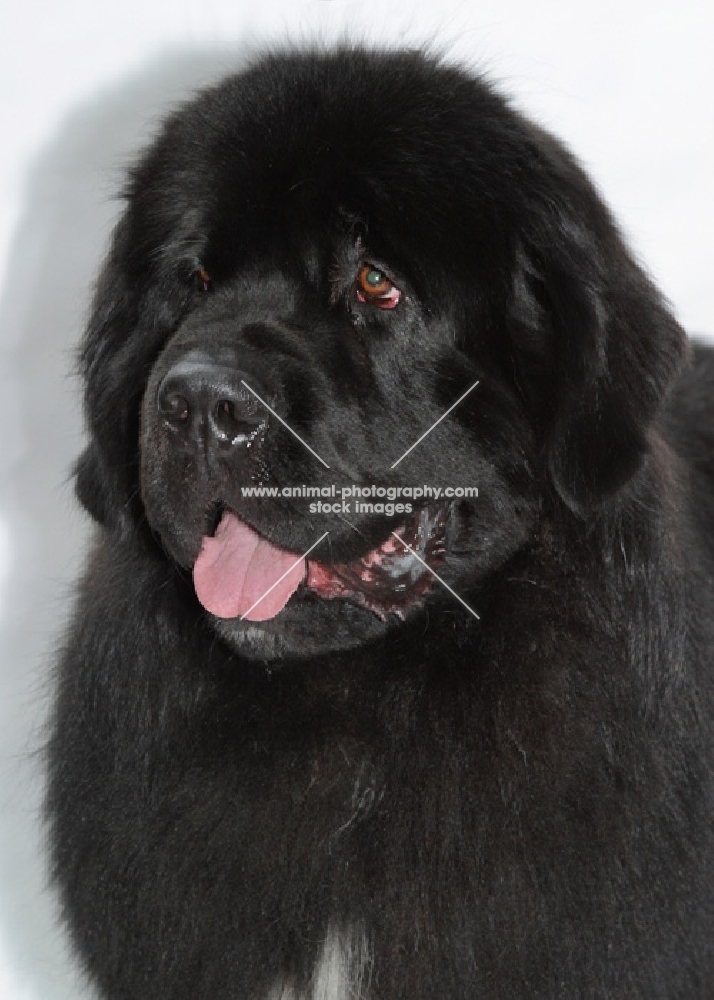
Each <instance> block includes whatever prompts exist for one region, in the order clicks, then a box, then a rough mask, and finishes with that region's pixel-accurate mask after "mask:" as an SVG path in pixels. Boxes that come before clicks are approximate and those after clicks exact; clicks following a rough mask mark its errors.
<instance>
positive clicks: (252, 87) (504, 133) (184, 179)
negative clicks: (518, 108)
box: [135, 50, 527, 227]
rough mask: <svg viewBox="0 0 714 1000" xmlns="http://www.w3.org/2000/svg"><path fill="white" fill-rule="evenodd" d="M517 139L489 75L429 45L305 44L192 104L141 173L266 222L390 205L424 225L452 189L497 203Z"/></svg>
mask: <svg viewBox="0 0 714 1000" xmlns="http://www.w3.org/2000/svg"><path fill="white" fill-rule="evenodd" d="M516 135H518V136H520V137H521V139H522V141H523V142H526V141H527V132H526V130H525V129H524V128H523V127H522V123H521V122H520V119H519V117H518V115H516V114H515V113H514V112H513V111H512V110H511V109H510V107H509V106H508V104H507V103H506V102H505V101H504V100H503V99H502V98H501V97H500V96H498V95H496V94H494V93H493V92H492V91H491V89H490V88H489V86H488V85H487V84H486V83H484V82H483V81H482V80H480V79H479V78H478V77H475V76H473V75H468V74H465V73H464V72H463V71H461V70H457V69H455V68H453V67H448V66H445V65H442V64H440V63H438V62H437V61H436V60H434V59H430V58H427V57H425V56H424V55H422V54H420V53H416V52H413V53H404V52H399V53H388V52H381V53H374V52H371V53H370V52H363V51H346V50H345V51H341V52H337V53H330V54H325V55H322V56H316V55H315V53H304V54H299V53H298V54H293V55H291V56H290V57H289V58H278V59H271V58H267V59H266V58H264V59H262V60H260V61H259V62H258V63H257V64H256V65H254V66H253V67H251V68H249V69H248V70H246V71H244V72H242V73H239V74H237V75H235V76H233V77H230V78H228V79H227V80H226V81H224V82H223V83H222V84H220V85H218V86H216V87H214V88H212V89H209V90H207V91H205V92H204V93H202V94H201V95H199V96H198V97H197V98H196V99H195V100H194V101H193V102H191V103H189V104H188V105H186V106H184V107H183V108H182V109H181V110H180V111H178V112H177V113H176V114H175V115H174V116H173V118H172V119H171V120H170V121H169V123H168V124H167V126H166V128H165V130H164V132H163V133H162V135H161V136H160V138H159V141H158V142H157V143H156V145H155V146H154V148H153V150H152V151H150V153H149V155H148V156H147V157H146V159H145V161H144V163H143V164H142V167H140V169H139V170H138V171H137V173H136V175H135V176H136V177H137V179H138V182H139V183H138V185H137V187H146V186H151V188H152V189H153V191H154V192H155V193H156V194H157V196H159V197H160V196H161V195H162V193H163V196H164V198H165V199H166V200H168V199H170V198H172V197H173V198H175V197H177V196H178V197H179V198H180V200H181V201H183V202H186V201H187V199H189V198H193V199H195V200H196V201H198V202H201V201H202V200H203V201H207V203H208V204H209V205H210V204H212V205H220V211H221V212H222V213H224V215H227V216H230V215H231V213H233V215H234V217H237V216H240V217H241V218H242V219H243V220H244V224H245V225H250V224H251V222H250V219H251V217H252V218H253V219H254V220H255V221H254V223H253V224H254V225H255V226H256V227H260V226H261V225H262V226H263V227H265V226H267V225H269V224H270V222H271V220H278V219H279V216H280V215H284V214H285V213H286V212H287V211H289V212H290V214H291V216H292V217H293V218H294V217H295V211H296V209H297V210H298V211H299V208H300V206H301V205H303V206H305V207H306V208H309V212H310V215H311V217H313V218H319V217H320V215H321V214H324V215H329V214H334V212H335V211H336V210H337V209H338V208H342V209H344V210H346V211H350V210H351V211H354V212H355V214H357V215H360V214H361V215H369V214H372V215H378V214H379V215H384V214H385V213H388V214H390V215H391V216H392V219H391V225H392V226H393V225H394V224H395V223H398V221H399V219H400V218H402V219H406V218H407V217H408V216H409V215H410V213H413V212H414V211H415V210H416V209H418V210H419V213H420V219H421V222H422V224H426V223H428V222H429V220H430V206H431V205H434V206H436V205H438V213H437V211H436V208H435V210H434V216H433V221H434V222H435V223H436V222H437V221H438V219H437V217H436V216H437V214H439V215H441V216H443V214H444V210H445V205H446V207H448V199H445V198H444V197H443V192H444V191H445V190H447V191H448V190H455V189H457V187H460V188H461V190H462V199H461V209H460V211H461V212H462V213H463V210H464V199H467V198H469V197H471V198H472V201H473V202H474V205H476V204H478V203H479V202H482V203H485V202H493V200H494V190H493V189H494V184H497V179H498V178H499V176H501V175H503V174H504V173H507V171H505V170H504V164H505V162H506V159H507V157H509V156H512V155H513V154H514V151H516V152H517V150H518V146H519V141H518V139H517V138H514V137H515V136H516ZM521 144H522V143H521ZM499 164H500V169H494V167H498V165H499ZM197 178H202V179H203V185H202V189H198V190H197V189H196V179H197ZM464 178H468V184H467V185H464ZM189 182H190V185H191V190H188V188H187V184H188V183H189Z"/></svg>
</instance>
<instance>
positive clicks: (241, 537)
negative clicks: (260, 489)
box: [193, 510, 305, 622]
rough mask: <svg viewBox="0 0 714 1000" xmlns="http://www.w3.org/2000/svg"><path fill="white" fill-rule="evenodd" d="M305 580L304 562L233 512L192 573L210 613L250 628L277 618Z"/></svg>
mask: <svg viewBox="0 0 714 1000" xmlns="http://www.w3.org/2000/svg"><path fill="white" fill-rule="evenodd" d="M304 576H305V560H304V559H301V558H299V557H297V556H296V555H295V553H294V552H286V550H285V549H279V548H278V547H277V546H276V545H271V543H270V542H268V541H266V540H265V539H264V538H261V537H260V535H259V534H258V533H257V532H255V531H253V529H252V528H250V527H249V526H248V525H247V524H245V523H244V522H243V521H241V519H240V518H239V517H237V516H236V515H235V514H233V513H231V511H228V510H227V511H225V513H224V514H223V517H222V518H221V523H220V524H219V525H218V528H217V530H216V534H215V536H214V537H213V538H204V539H203V545H202V546H201V551H200V552H199V554H198V559H197V560H196V563H195V565H194V567H193V585H194V587H195V588H196V596H197V597H198V599H199V601H200V602H201V604H202V605H203V606H204V608H205V609H206V611H210V612H211V614H212V615H216V617H217V618H237V617H238V616H241V617H244V618H245V619H246V620H247V621H250V622H263V621H266V620H267V619H268V618H274V617H275V615H277V613H278V612H279V611H282V609H283V608H284V607H285V605H286V604H287V603H288V600H289V599H290V597H291V595H292V594H294V593H295V591H296V590H297V588H298V587H299V585H300V583H301V582H302V580H303V578H304ZM256 602H258V603H256ZM253 605H255V607H253Z"/></svg>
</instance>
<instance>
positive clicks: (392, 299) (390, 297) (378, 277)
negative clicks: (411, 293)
mask: <svg viewBox="0 0 714 1000" xmlns="http://www.w3.org/2000/svg"><path fill="white" fill-rule="evenodd" d="M356 294H357V298H358V300H359V301H360V302H369V303H370V304H371V305H375V306H378V307H379V308H380V309H394V307H395V306H396V305H397V304H398V303H399V301H400V299H401V297H402V293H401V292H400V290H399V289H398V288H397V287H396V285H394V284H393V283H392V281H391V280H390V279H389V278H388V277H387V275H386V274H385V273H384V271H380V269H379V268H378V267H373V266H372V265H371V264H365V265H364V267H362V268H361V269H360V272H359V275H358V276H357V286H356Z"/></svg>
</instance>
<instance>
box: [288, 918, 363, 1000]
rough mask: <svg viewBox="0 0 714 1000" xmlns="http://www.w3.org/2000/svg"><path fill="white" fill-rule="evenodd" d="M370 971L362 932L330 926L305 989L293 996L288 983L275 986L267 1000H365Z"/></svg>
mask: <svg viewBox="0 0 714 1000" xmlns="http://www.w3.org/2000/svg"><path fill="white" fill-rule="evenodd" d="M371 968H372V964H371V957H370V953H369V946H368V944H367V939H366V935H365V934H364V932H362V931H361V930H356V929H355V928H353V927H350V928H346V929H345V928H343V929H339V930H338V929H337V927H335V926H334V924H330V926H329V928H328V931H327V937H326V938H325V941H324V944H323V946H322V950H321V951H320V955H319V957H318V960H317V964H316V966H315V971H314V973H313V976H312V982H311V983H310V986H309V987H308V989H307V990H306V991H304V992H302V991H301V992H300V993H297V992H296V990H295V989H294V987H293V986H292V985H291V984H290V983H279V984H276V986H275V987H273V989H272V990H271V991H270V993H269V995H268V1000H367V997H368V995H369V981H370V973H371Z"/></svg>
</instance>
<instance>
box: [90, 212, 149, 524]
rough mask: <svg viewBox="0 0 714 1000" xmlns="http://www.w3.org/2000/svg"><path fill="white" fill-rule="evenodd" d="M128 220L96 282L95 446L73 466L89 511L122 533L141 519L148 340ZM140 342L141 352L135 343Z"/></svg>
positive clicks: (93, 352) (93, 330)
mask: <svg viewBox="0 0 714 1000" xmlns="http://www.w3.org/2000/svg"><path fill="white" fill-rule="evenodd" d="M127 229H128V226H127V219H126V217H124V218H122V219H121V220H120V222H119V223H118V225H117V227H116V230H115V233H114V238H113V242H112V247H111V249H110V252H109V254H108V255H107V259H106V261H105V263H104V267H103V269H102V272H101V274H100V276H99V280H98V282H97V286H96V290H95V295H94V300H93V303H92V309H91V315H90V318H89V322H88V324H87V329H86V331H85V335H84V339H83V341H82V344H81V348H80V353H79V359H78V360H79V372H80V375H81V377H82V380H83V382H84V411H85V420H86V427H87V431H88V433H89V437H90V441H89V444H88V446H87V448H86V450H85V451H84V452H83V454H82V455H81V456H80V458H79V459H78V460H77V463H76V465H75V467H74V474H75V491H76V494H77V497H78V499H79V501H80V503H81V504H82V506H83V507H84V508H85V509H86V510H87V511H88V513H89V514H91V516H92V517H93V518H94V519H95V520H96V521H98V522H99V523H100V524H101V525H103V526H104V527H107V528H110V529H112V530H120V531H123V530H125V529H126V528H128V527H129V526H130V524H131V523H132V520H134V521H135V520H136V517H137V516H139V514H138V510H136V509H134V508H135V507H136V504H137V503H138V501H137V495H138V459H137V439H138V420H139V418H138V413H139V406H140V401H141V392H142V385H143V368H144V365H145V362H146V359H145V357H144V356H143V351H144V350H146V347H145V343H146V341H147V340H148V338H142V339H139V338H138V337H137V336H136V331H137V330H138V329H139V325H140V324H139V319H138V315H139V296H140V292H141V289H140V286H139V282H138V281H133V280H132V276H131V275H130V274H128V273H127V262H128V261H130V259H131V256H130V252H129V250H128V248H127V245H126V244H127V243H128V236H127ZM136 340H138V341H139V343H138V347H135V348H133V349H132V348H131V346H130V345H131V344H133V343H134V341H136Z"/></svg>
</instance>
